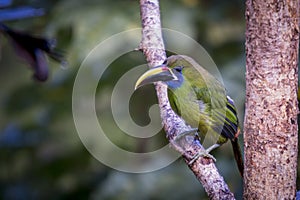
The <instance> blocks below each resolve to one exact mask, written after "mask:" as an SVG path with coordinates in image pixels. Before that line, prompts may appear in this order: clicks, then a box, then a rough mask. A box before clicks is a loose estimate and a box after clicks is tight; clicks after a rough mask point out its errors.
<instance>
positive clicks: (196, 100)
mask: <svg viewBox="0 0 300 200" xmlns="http://www.w3.org/2000/svg"><path fill="white" fill-rule="evenodd" d="M158 81H162V82H164V83H165V84H167V86H168V97H169V101H170V104H171V106H172V109H173V110H174V111H175V112H176V113H177V114H178V115H179V116H181V117H182V118H183V119H184V120H185V121H186V123H188V124H189V125H191V126H192V127H194V128H197V129H198V130H197V133H198V134H199V136H200V137H201V140H203V138H204V137H205V136H210V138H214V139H215V143H214V144H213V145H212V146H211V147H209V148H208V149H206V154H203V152H202V153H201V156H205V155H209V154H208V153H209V152H210V151H211V150H213V149H215V148H217V147H219V146H220V145H222V144H224V143H225V142H226V141H227V140H228V139H229V140H230V141H231V144H232V147H233V151H234V156H235V160H236V162H237V165H238V168H239V171H240V173H241V175H243V160H242V154H241V150H240V147H239V143H238V134H239V127H238V117H237V113H236V108H235V106H234V102H233V100H232V99H231V98H230V97H229V96H227V95H226V91H225V88H224V86H223V85H222V84H221V83H220V82H219V81H218V80H217V79H216V78H215V77H214V76H212V75H211V74H210V73H209V72H208V71H206V70H205V69H204V68H203V67H201V66H200V65H199V64H198V63H197V62H195V61H194V60H193V59H192V58H190V57H188V56H184V55H173V56H170V57H168V58H167V60H166V61H165V62H164V63H163V64H162V65H161V66H158V67H154V68H152V69H150V70H148V71H147V72H145V73H144V74H143V75H142V76H141V77H140V78H139V79H138V80H137V82H136V86H135V89H137V88H138V87H141V86H143V85H146V84H150V83H155V82H158Z"/></svg>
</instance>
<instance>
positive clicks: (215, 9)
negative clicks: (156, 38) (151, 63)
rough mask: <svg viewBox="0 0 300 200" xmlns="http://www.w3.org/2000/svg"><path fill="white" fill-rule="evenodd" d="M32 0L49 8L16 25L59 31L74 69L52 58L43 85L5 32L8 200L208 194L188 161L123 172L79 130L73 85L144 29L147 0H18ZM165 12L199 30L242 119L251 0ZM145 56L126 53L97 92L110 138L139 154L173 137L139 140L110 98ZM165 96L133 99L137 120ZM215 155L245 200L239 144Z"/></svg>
mask: <svg viewBox="0 0 300 200" xmlns="http://www.w3.org/2000/svg"><path fill="white" fill-rule="evenodd" d="M24 5H27V6H32V7H35V8H44V9H45V11H46V14H45V15H44V16H42V17H35V18H26V19H22V20H15V21H10V22H7V23H6V24H7V25H9V26H10V27H12V28H15V29H18V30H25V31H30V32H31V33H33V34H35V35H43V36H47V37H50V38H56V39H57V44H58V48H60V49H62V50H64V51H65V52H66V58H67V60H68V62H69V67H67V68H66V69H63V68H61V67H60V66H59V65H58V64H57V63H55V62H53V61H51V60H50V61H49V65H50V71H51V73H50V78H49V80H48V81H47V82H46V83H38V82H36V81H34V80H32V78H31V76H32V71H31V70H28V66H27V64H26V63H24V62H23V61H22V60H21V59H19V57H17V56H16V54H15V52H14V49H13V47H12V46H11V44H10V43H9V42H8V40H7V39H6V38H5V37H3V36H1V37H0V38H1V40H0V48H1V54H0V55H1V59H0V83H1V90H0V110H1V112H0V199H5V200H9V199H149V200H150V199H157V200H159V199H178V200H179V199H185V198H188V199H190V200H193V199H207V197H206V194H205V192H204V190H203V188H202V186H201V184H199V183H198V181H197V180H196V178H195V177H194V176H193V174H192V172H191V171H190V170H189V169H188V167H187V166H186V165H185V164H184V162H183V161H182V160H181V159H178V161H176V162H175V163H173V164H171V165H169V166H168V167H166V168H164V169H161V170H158V171H155V172H151V173H145V174H130V173H124V172H119V171H116V170H114V169H111V168H109V167H107V166H105V165H103V164H101V163H100V162H99V161H98V160H96V159H95V158H94V157H93V156H92V155H91V154H89V152H88V151H87V150H86V149H85V147H84V146H83V144H82V143H81V141H80V139H79V137H78V134H77V132H76V129H75V125H74V122H73V116H72V88H73V84H74V80H75V76H76V73H77V70H78V69H79V66H80V64H81V63H82V61H83V60H84V58H85V57H86V56H87V55H88V53H89V52H90V51H91V50H92V49H93V48H94V47H95V46H96V45H98V44H99V43H100V42H101V41H104V40H105V39H107V38H109V37H110V36H112V35H113V34H116V33H119V32H122V31H125V30H129V29H132V28H140V27H141V25H140V24H141V22H140V13H139V2H138V1H134V0H115V1H110V0H85V1H81V0H60V1H58V0H56V1H53V0H43V1H41V0H23V1H17V0H16V1H14V2H13V5H12V7H17V6H24ZM0 12H1V10H0ZM161 15H162V23H163V27H165V28H170V29H173V30H177V31H179V32H182V33H184V34H187V35H189V36H190V37H192V38H193V39H195V40H197V41H198V42H199V43H200V44H201V45H202V46H203V47H204V48H205V49H206V50H207V51H208V53H209V54H210V55H211V57H212V59H213V60H214V61H215V63H216V65H217V66H218V68H219V70H220V72H221V74H222V78H223V81H224V83H225V85H226V88H227V90H228V93H229V95H230V96H231V97H232V98H233V99H234V100H235V102H236V106H237V108H238V112H239V117H240V121H241V125H242V124H243V117H244V116H243V115H244V114H243V111H244V96H245V83H244V74H245V57H244V54H245V51H244V48H245V47H244V42H245V39H244V29H245V18H244V2H243V1H237V0H231V1H222V0H212V1H204V0H174V1H167V0H162V1H161ZM143 63H145V59H144V57H143V55H142V53H140V52H131V53H128V54H126V55H124V56H122V57H120V58H118V59H117V60H116V61H115V62H113V63H112V64H111V65H110V66H109V70H107V71H106V72H105V76H104V78H102V79H101V80H100V83H101V87H98V89H97V96H96V99H98V100H99V101H100V100H101V104H100V105H97V114H98V117H101V118H102V120H101V122H102V123H103V126H105V127H106V129H107V130H110V131H111V134H110V135H108V137H109V138H110V139H111V140H112V141H113V142H114V143H116V144H117V145H118V146H120V147H122V148H123V149H126V150H130V151H133V152H148V151H151V150H155V149H158V148H160V147H161V146H162V145H165V144H166V143H167V141H166V139H165V135H164V133H163V132H161V133H159V134H158V135H157V136H155V137H153V138H149V139H135V138H132V137H129V136H128V135H126V134H124V133H123V132H122V131H121V130H120V129H119V128H118V127H117V125H116V124H115V122H114V120H113V118H112V114H111V108H110V97H111V90H112V88H113V87H114V84H115V83H116V81H117V80H118V78H119V77H120V76H122V74H124V73H125V72H126V71H128V70H130V69H131V68H132V67H134V66H137V65H140V64H143ZM100 83H99V84H100ZM145 92H147V95H149V96H147V98H145ZM155 102H156V97H155V93H154V89H153V86H149V87H148V86H147V87H145V88H144V89H142V90H139V91H137V92H136V93H135V94H134V96H133V98H132V101H131V102H130V105H129V106H130V109H131V112H132V113H131V114H132V118H133V119H134V120H135V122H136V123H137V124H140V125H146V124H147V123H149V117H148V109H149V107H151V105H153V104H154V103H155ZM157 117H158V118H159V116H157ZM241 137H242V136H241ZM213 154H214V155H215V157H216V158H217V163H216V164H217V166H218V168H219V170H220V172H221V174H222V175H223V176H224V178H225V180H226V182H227V183H228V184H229V187H230V189H231V190H232V191H233V192H234V193H235V195H236V197H237V199H241V198H242V197H241V194H242V180H241V177H240V175H239V173H238V170H237V167H236V165H235V163H234V160H233V155H232V150H231V146H230V145H229V144H226V145H223V146H222V147H221V148H219V149H217V150H215V151H214V152H213ZM148 164H149V165H151V162H149V163H148Z"/></svg>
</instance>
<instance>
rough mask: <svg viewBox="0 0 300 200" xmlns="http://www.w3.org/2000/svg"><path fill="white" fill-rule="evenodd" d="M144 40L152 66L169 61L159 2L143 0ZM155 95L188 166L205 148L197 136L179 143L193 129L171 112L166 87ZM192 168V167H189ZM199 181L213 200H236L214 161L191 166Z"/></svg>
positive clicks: (175, 145)
mask: <svg viewBox="0 0 300 200" xmlns="http://www.w3.org/2000/svg"><path fill="white" fill-rule="evenodd" d="M140 9H141V21H142V41H141V43H140V47H139V48H140V50H141V51H142V52H143V53H144V55H145V56H146V60H147V62H148V64H149V67H154V66H157V65H159V64H161V63H163V61H164V60H165V59H166V53H165V47H164V43H163V39H162V33H161V22H160V9H159V2H158V0H140ZM156 92H157V97H158V102H159V108H160V112H161V118H162V121H163V126H164V129H165V132H166V134H167V138H168V139H169V142H170V144H171V147H172V148H174V149H175V150H177V151H178V152H180V153H181V154H182V156H183V158H184V159H185V162H186V163H187V164H188V163H189V162H190V161H191V160H192V158H193V156H195V155H196V154H197V153H198V152H199V151H200V150H201V149H202V150H203V147H202V146H201V144H200V142H199V141H198V140H194V137H192V138H191V136H184V137H182V138H183V139H181V140H180V141H177V140H176V139H175V138H178V136H179V135H180V134H181V133H183V132H184V131H188V130H191V127H190V126H188V125H186V123H185V122H184V121H183V120H182V119H181V118H180V117H179V116H178V115H177V114H176V113H175V112H174V111H173V110H172V108H171V106H170V103H169V100H168V95H167V86H166V85H165V84H163V83H157V84H156ZM188 165H189V164H188ZM189 168H190V169H191V170H192V171H193V173H194V174H195V176H196V178H197V179H198V180H199V181H200V182H201V184H202V185H203V187H204V189H205V191H206V192H207V194H208V196H209V198H210V199H234V196H233V194H232V193H231V192H230V190H229V188H228V186H227V184H226V183H225V181H224V179H223V177H222V176H221V175H220V174H219V172H218V170H217V168H216V166H215V164H214V161H213V160H212V159H210V158H204V157H199V158H198V159H197V160H196V161H195V162H194V163H192V164H191V165H189Z"/></svg>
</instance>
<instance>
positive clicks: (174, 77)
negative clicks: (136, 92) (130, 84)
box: [135, 59, 185, 89]
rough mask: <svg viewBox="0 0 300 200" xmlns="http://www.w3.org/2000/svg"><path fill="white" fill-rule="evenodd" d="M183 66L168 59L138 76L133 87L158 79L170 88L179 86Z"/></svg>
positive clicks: (182, 78)
mask: <svg viewBox="0 0 300 200" xmlns="http://www.w3.org/2000/svg"><path fill="white" fill-rule="evenodd" d="M184 68H185V67H184V66H183V65H179V64H178V63H177V64H176V63H171V62H170V60H169V59H168V60H166V61H165V62H164V63H163V64H162V65H159V66H157V67H154V68H152V69H150V70H148V71H146V72H145V73H144V74H143V75H142V76H140V77H139V79H138V80H137V82H136V84H135V89H137V88H139V87H141V86H144V85H147V84H152V83H156V82H158V81H162V82H164V83H166V84H167V85H168V87H169V88H171V89H176V88H178V87H180V86H181V85H182V83H183V81H184V76H183V71H184Z"/></svg>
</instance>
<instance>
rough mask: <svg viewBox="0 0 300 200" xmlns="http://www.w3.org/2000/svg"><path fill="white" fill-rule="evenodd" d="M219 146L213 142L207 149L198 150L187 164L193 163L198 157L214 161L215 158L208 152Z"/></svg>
mask: <svg viewBox="0 0 300 200" xmlns="http://www.w3.org/2000/svg"><path fill="white" fill-rule="evenodd" d="M219 146H220V145H219V144H214V145H212V146H210V147H209V148H207V149H204V150H200V151H199V152H198V153H197V154H196V155H194V156H193V158H192V160H191V161H190V162H189V165H191V164H193V163H194V162H195V161H196V160H197V159H198V158H199V157H206V158H210V159H212V160H213V161H214V162H216V161H217V160H216V159H215V157H214V156H213V155H211V154H210V152H211V151H212V150H214V149H215V148H218V147H219Z"/></svg>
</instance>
